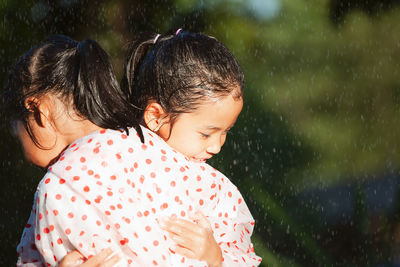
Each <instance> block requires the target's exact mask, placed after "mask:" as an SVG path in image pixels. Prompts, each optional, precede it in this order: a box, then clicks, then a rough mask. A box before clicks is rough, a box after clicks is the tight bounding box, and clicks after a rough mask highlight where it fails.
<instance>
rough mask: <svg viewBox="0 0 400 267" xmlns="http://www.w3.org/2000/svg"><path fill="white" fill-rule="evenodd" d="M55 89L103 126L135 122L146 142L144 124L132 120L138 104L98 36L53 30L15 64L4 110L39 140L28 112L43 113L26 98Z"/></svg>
mask: <svg viewBox="0 0 400 267" xmlns="http://www.w3.org/2000/svg"><path fill="white" fill-rule="evenodd" d="M49 93H51V94H54V95H55V96H57V97H58V98H60V99H61V100H62V101H63V102H64V103H69V104H70V105H71V106H72V107H73V109H74V110H75V111H76V113H77V115H78V116H80V117H82V118H85V119H88V120H90V121H91V122H93V123H94V124H96V125H97V126H100V127H102V128H108V129H121V128H123V129H125V130H126V131H127V133H129V132H128V129H127V127H135V128H136V130H137V131H138V133H139V135H140V137H141V140H142V142H143V134H142V132H141V129H140V127H139V125H138V123H136V121H134V120H132V115H131V114H132V113H133V112H137V111H136V107H134V106H133V105H132V104H130V103H129V101H128V100H127V98H126V96H125V94H124V93H123V92H122V91H121V89H120V87H119V85H118V82H117V79H116V77H115V75H114V72H113V69H112V66H111V63H110V61H109V58H108V56H107V53H106V52H105V51H104V50H103V49H102V48H101V47H100V45H99V44H98V43H97V42H95V41H93V40H91V39H88V40H85V41H82V42H77V41H75V40H72V39H71V38H69V37H67V36H64V35H53V36H49V37H47V38H46V40H45V41H44V42H42V43H40V44H39V45H37V46H35V47H33V48H32V49H30V50H29V51H28V52H26V53H25V54H24V55H23V56H22V57H21V58H20V59H19V60H18V62H17V63H16V64H15V65H14V67H13V68H12V69H11V71H10V73H9V76H8V84H7V86H6V90H5V92H4V94H3V98H2V100H3V108H4V113H5V114H4V116H6V117H7V118H8V120H9V121H17V120H19V121H22V122H23V123H24V126H25V128H26V130H27V132H28V134H29V135H30V137H31V138H32V140H33V141H34V142H35V144H36V145H38V146H40V144H38V143H37V140H36V138H35V137H34V136H33V134H32V130H31V128H30V125H29V120H28V118H29V116H30V115H33V116H35V118H38V117H37V116H38V114H39V110H38V109H37V107H35V106H34V105H33V106H32V107H30V108H29V109H27V108H26V106H25V101H26V99H27V98H28V97H30V96H35V97H40V96H43V95H45V94H49ZM31 104H33V103H31ZM68 106H69V105H68ZM38 123H40V120H39V121H38Z"/></svg>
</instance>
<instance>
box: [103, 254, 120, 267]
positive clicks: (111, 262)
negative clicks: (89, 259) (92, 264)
mask: <svg viewBox="0 0 400 267" xmlns="http://www.w3.org/2000/svg"><path fill="white" fill-rule="evenodd" d="M120 260H121V257H120V256H119V255H118V254H115V255H113V256H112V257H111V258H109V259H108V260H106V261H105V262H104V263H103V264H101V265H99V267H112V266H114V265H116V264H117V263H118V262H119V261H120Z"/></svg>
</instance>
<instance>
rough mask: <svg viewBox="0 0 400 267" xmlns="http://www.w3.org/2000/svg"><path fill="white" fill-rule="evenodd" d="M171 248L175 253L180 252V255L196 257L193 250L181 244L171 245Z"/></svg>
mask: <svg viewBox="0 0 400 267" xmlns="http://www.w3.org/2000/svg"><path fill="white" fill-rule="evenodd" d="M172 250H174V251H175V253H178V254H180V255H182V256H185V257H188V258H190V259H196V258H197V256H196V254H195V253H194V252H193V251H191V250H189V249H187V248H184V247H181V246H173V247H172Z"/></svg>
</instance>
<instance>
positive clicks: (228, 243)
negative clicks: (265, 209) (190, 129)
mask: <svg viewBox="0 0 400 267" xmlns="http://www.w3.org/2000/svg"><path fill="white" fill-rule="evenodd" d="M211 175H212V176H214V175H215V178H216V179H215V181H216V182H215V187H218V191H217V192H218V194H217V195H216V198H218V200H217V204H216V206H215V207H214V209H213V211H212V212H211V214H212V216H210V217H209V220H210V223H211V226H212V228H213V231H214V238H215V239H216V241H217V243H218V244H219V246H220V248H221V251H222V254H223V266H226V267H228V266H258V265H259V264H260V263H261V258H260V257H258V256H257V255H256V254H255V252H254V247H253V244H252V242H251V235H252V233H253V228H254V219H253V217H252V215H251V213H250V211H249V209H248V207H247V205H246V203H245V201H244V199H243V197H242V195H241V194H240V192H239V190H238V189H237V187H236V186H234V185H233V184H232V183H231V182H230V181H229V179H228V178H226V177H225V176H224V175H223V174H221V173H219V172H218V171H216V170H214V172H212V173H211Z"/></svg>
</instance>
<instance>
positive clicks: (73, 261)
mask: <svg viewBox="0 0 400 267" xmlns="http://www.w3.org/2000/svg"><path fill="white" fill-rule="evenodd" d="M84 259H85V257H84V256H83V255H82V254H81V253H79V251H77V250H74V251H72V252H69V253H68V254H67V255H65V257H64V258H63V259H62V261H61V262H60V265H59V266H60V267H72V266H76V265H77V264H80V263H82V262H83V260H84Z"/></svg>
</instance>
